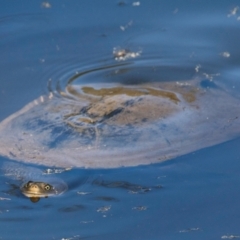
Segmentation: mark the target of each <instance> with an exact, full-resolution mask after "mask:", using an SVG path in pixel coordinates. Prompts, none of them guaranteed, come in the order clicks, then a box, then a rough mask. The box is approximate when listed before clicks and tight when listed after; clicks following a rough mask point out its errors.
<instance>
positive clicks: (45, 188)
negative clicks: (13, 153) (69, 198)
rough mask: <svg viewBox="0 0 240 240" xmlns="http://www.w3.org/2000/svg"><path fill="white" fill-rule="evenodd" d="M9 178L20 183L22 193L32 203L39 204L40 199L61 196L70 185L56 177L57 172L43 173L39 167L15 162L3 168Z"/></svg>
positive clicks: (7, 163)
mask: <svg viewBox="0 0 240 240" xmlns="http://www.w3.org/2000/svg"><path fill="white" fill-rule="evenodd" d="M1 169H2V171H3V173H4V175H5V176H7V177H8V178H11V179H14V180H18V181H19V182H20V187H19V189H20V191H21V193H22V194H23V195H25V196H26V197H28V198H29V199H30V200H31V201H32V202H34V203H35V202H38V201H39V200H40V198H47V197H52V196H59V195H61V194H63V193H64V192H66V191H67V190H68V185H67V184H66V182H65V181H63V180H62V179H61V178H59V177H56V174H53V173H54V172H58V173H60V172H62V171H65V170H64V169H61V170H60V169H59V170H56V171H50V170H49V169H48V170H47V171H42V170H40V169H39V168H37V167H32V166H25V165H22V164H18V163H13V162H5V163H4V164H3V165H2V167H1Z"/></svg>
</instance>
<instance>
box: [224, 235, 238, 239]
mask: <svg viewBox="0 0 240 240" xmlns="http://www.w3.org/2000/svg"><path fill="white" fill-rule="evenodd" d="M221 238H222V239H234V238H240V236H238V235H223V236H222V237H221Z"/></svg>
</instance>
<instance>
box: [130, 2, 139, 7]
mask: <svg viewBox="0 0 240 240" xmlns="http://www.w3.org/2000/svg"><path fill="white" fill-rule="evenodd" d="M132 5H133V6H134V7H138V6H140V2H133V3H132Z"/></svg>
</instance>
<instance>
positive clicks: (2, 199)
mask: <svg viewBox="0 0 240 240" xmlns="http://www.w3.org/2000/svg"><path fill="white" fill-rule="evenodd" d="M4 200H11V198H3V197H0V201H4Z"/></svg>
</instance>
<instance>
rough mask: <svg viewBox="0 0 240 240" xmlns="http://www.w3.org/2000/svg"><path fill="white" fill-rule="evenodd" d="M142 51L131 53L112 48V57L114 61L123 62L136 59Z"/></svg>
mask: <svg viewBox="0 0 240 240" xmlns="http://www.w3.org/2000/svg"><path fill="white" fill-rule="evenodd" d="M141 53H142V51H138V52H131V51H130V50H128V49H124V48H119V47H115V48H113V56H114V59H115V60H116V61H125V60H127V59H130V58H136V57H139V56H140V55H141Z"/></svg>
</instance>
